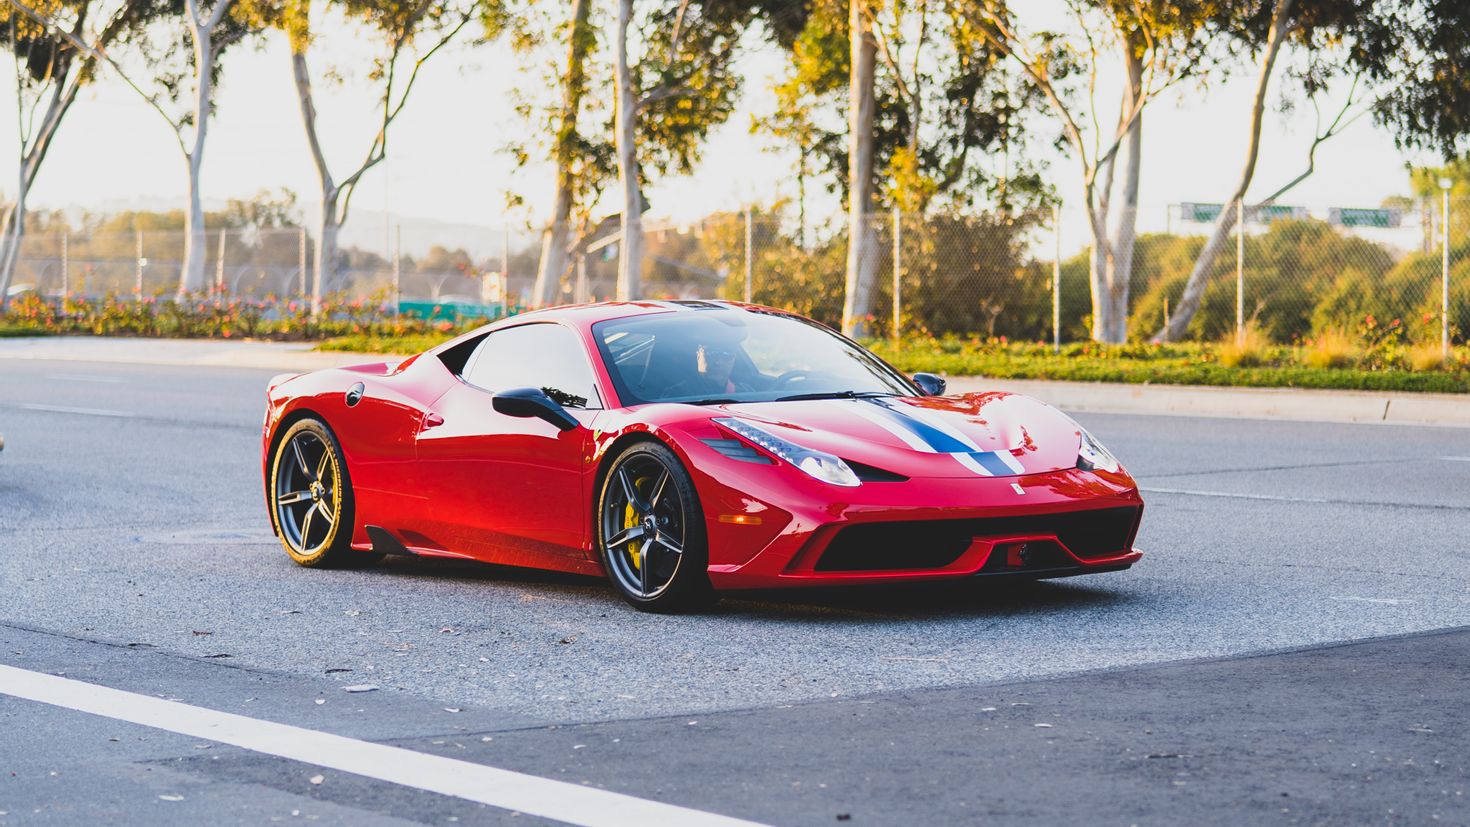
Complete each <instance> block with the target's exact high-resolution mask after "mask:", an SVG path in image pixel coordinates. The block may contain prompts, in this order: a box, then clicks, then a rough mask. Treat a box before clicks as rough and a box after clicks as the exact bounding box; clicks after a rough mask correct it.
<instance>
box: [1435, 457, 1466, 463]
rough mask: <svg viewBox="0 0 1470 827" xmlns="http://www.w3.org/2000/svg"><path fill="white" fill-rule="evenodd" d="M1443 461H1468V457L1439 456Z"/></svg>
mask: <svg viewBox="0 0 1470 827" xmlns="http://www.w3.org/2000/svg"><path fill="white" fill-rule="evenodd" d="M1440 459H1442V460H1444V461H1445V462H1470V457H1440Z"/></svg>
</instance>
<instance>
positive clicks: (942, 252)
mask: <svg viewBox="0 0 1470 827" xmlns="http://www.w3.org/2000/svg"><path fill="white" fill-rule="evenodd" d="M1226 210H1229V211H1232V212H1234V215H1235V216H1240V215H1242V213H1241V211H1240V210H1239V208H1238V207H1237V206H1236V205H1228V206H1222V205H1212V204H1178V205H1169V206H1168V207H1167V208H1154V209H1148V210H1141V211H1140V212H1139V214H1138V216H1137V218H1138V221H1137V225H1138V233H1137V237H1136V240H1135V243H1134V245H1133V249H1132V262H1131V278H1130V280H1129V291H1128V300H1127V304H1126V315H1127V322H1128V335H1129V338H1130V339H1132V340H1135V341H1138V340H1147V339H1148V338H1150V337H1152V336H1153V335H1155V334H1156V333H1158V332H1159V331H1160V330H1161V329H1163V327H1164V326H1165V325H1166V324H1167V323H1168V322H1170V321H1172V320H1175V319H1176V317H1177V316H1178V314H1179V313H1181V312H1185V311H1187V310H1188V309H1189V308H1187V307H1184V308H1182V307H1181V304H1182V303H1183V302H1184V299H1185V294H1186V289H1185V288H1186V284H1187V283H1188V282H1189V280H1190V277H1191V273H1192V272H1193V271H1194V270H1195V269H1196V267H1197V266H1199V262H1200V258H1201V255H1200V254H1201V250H1202V249H1203V248H1204V247H1205V246H1206V245H1207V241H1208V236H1209V235H1210V234H1211V233H1212V231H1214V229H1215V226H1214V222H1215V221H1216V220H1217V219H1218V218H1219V217H1220V215H1221V212H1222V211H1226ZM1116 217H1117V216H1116V215H1114V216H1113V218H1114V220H1116ZM1243 217H1244V219H1245V220H1244V222H1243V224H1241V223H1235V225H1234V226H1233V227H1232V228H1231V230H1230V232H1229V233H1228V234H1227V235H1226V236H1225V237H1224V239H1223V243H1221V244H1219V245H1217V247H1218V250H1217V254H1216V255H1215V256H1214V258H1213V263H1212V264H1211V265H1210V266H1209V267H1206V268H1203V270H1202V272H1204V273H1206V274H1207V278H1205V279H1204V280H1203V282H1202V284H1203V290H1202V292H1201V293H1200V295H1199V301H1198V307H1197V309H1196V310H1195V312H1194V313H1193V316H1192V319H1191V320H1190V322H1189V324H1188V325H1187V327H1186V338H1189V339H1195V340H1209V341H1218V340H1222V339H1226V338H1229V337H1231V336H1232V335H1239V333H1240V331H1241V330H1242V329H1243V328H1249V329H1251V330H1253V331H1256V332H1257V333H1258V334H1259V335H1261V336H1264V337H1265V338H1267V339H1269V340H1270V341H1274V342H1280V343H1291V342H1299V341H1304V340H1308V339H1310V338H1313V337H1319V336H1322V335H1325V334H1328V333H1333V334H1342V335H1347V336H1351V337H1356V338H1370V339H1371V338H1373V337H1375V336H1383V335H1389V334H1390V333H1393V332H1394V331H1397V332H1396V333H1394V335H1399V336H1401V337H1403V338H1404V340H1406V341H1414V342H1417V343H1427V342H1435V343H1437V342H1439V341H1440V340H1441V336H1442V335H1446V334H1447V336H1448V338H1449V339H1451V340H1452V341H1454V342H1457V343H1458V342H1463V341H1464V334H1465V332H1466V331H1470V199H1432V200H1423V201H1408V200H1404V202H1403V203H1402V204H1400V205H1399V206H1396V207H1389V208H1370V209H1344V208H1337V207H1324V208H1317V209H1311V208H1304V207H1293V206H1271V207H1265V208H1252V207H1249V206H1247V207H1246V208H1245V209H1244V211H1243ZM1089 226H1090V225H1089V219H1088V217H1087V216H1085V215H1084V214H1083V213H1082V212H1081V211H1080V210H1077V209H1071V208H1061V209H1046V210H1041V211H1036V212H1015V213H1004V214H992V215H984V216H978V217H951V216H942V215H940V216H932V215H931V216H919V215H903V214H897V213H881V214H875V215H874V216H873V217H872V218H871V220H870V221H869V222H868V224H867V225H866V226H865V227H864V230H865V236H866V238H867V241H868V247H867V249H868V255H867V257H866V258H865V259H864V262H865V266H864V267H862V268H860V269H861V271H862V274H863V276H864V277H865V282H866V284H867V285H868V289H867V291H866V292H865V294H864V295H865V298H866V301H865V303H864V302H859V306H858V308H857V311H858V312H857V314H856V315H857V316H858V317H859V320H860V322H861V323H862V326H863V329H864V332H865V333H866V334H867V335H872V336H892V335H895V334H898V335H905V336H907V335H934V336H951V335H953V336H961V337H966V338H983V339H990V338H995V339H1000V338H1005V339H1007V340H1025V341H1045V342H1051V341H1053V340H1057V341H1062V342H1071V341H1083V340H1087V339H1089V338H1090V337H1091V334H1092V327H1093V325H1092V315H1093V303H1092V289H1091V286H1090V281H1091V270H1092V248H1093V242H1092V234H1091V232H1090V231H1089ZM644 233H645V243H644V251H645V252H644V260H643V268H642V270H643V284H642V294H643V297H644V298H649V299H699V298H723V299H733V300H747V299H748V300H750V301H754V302H757V303H760V304H767V305H772V306H776V307H783V308H788V309H791V310H794V311H796V312H799V313H802V314H804V315H807V316H811V317H813V318H816V319H818V320H820V321H822V322H825V323H827V324H831V325H834V326H835V325H839V324H841V322H842V317H843V312H844V298H845V295H846V273H847V258H848V227H847V225H846V223H845V222H844V221H842V220H841V219H840V217H839V218H837V219H834V220H833V221H831V222H828V223H826V224H824V225H820V226H816V227H813V226H808V225H803V224H802V223H801V222H799V221H798V220H795V219H794V218H792V217H790V216H786V215H771V214H767V213H760V212H748V211H732V212H728V213H720V214H716V215H712V216H709V217H707V218H705V219H703V220H700V221H696V222H690V223H686V224H660V223H655V222H648V223H646V224H645V230H644ZM406 241H407V243H405V230H404V228H395V231H394V232H393V233H391V234H390V233H389V232H388V231H387V228H385V229H384V232H383V236H382V242H383V243H382V246H381V247H380V248H379V249H380V250H381V252H379V251H375V250H364V249H362V248H361V247H360V246H347V245H346V244H344V246H343V248H342V249H341V250H340V251H339V254H338V256H337V257H336V260H335V261H334V262H333V263H332V264H331V266H330V267H329V268H328V271H327V277H326V281H325V284H324V292H325V293H328V294H336V295H338V296H341V297H345V298H347V299H349V300H352V299H356V300H364V301H365V300H370V299H371V300H375V301H381V302H384V303H389V302H391V301H392V297H393V296H394V295H395V294H396V295H397V296H398V298H399V299H401V300H402V301H403V302H404V303H405V305H408V304H415V303H417V304H419V305H424V304H428V305H440V304H442V305H453V306H454V307H456V308H459V309H460V310H466V309H467V310H468V312H467V315H482V314H483V315H489V314H488V313H481V312H480V311H476V310H475V308H477V307H478V308H484V307H487V306H489V305H496V306H497V307H498V308H499V310H500V311H502V312H509V311H513V310H514V309H516V308H520V307H524V306H526V305H528V304H529V299H530V297H531V294H532V289H533V284H534V281H535V278H536V270H537V266H538V259H539V255H540V244H539V239H537V238H535V237H533V236H532V235H530V234H527V233H521V234H520V235H519V236H518V237H513V236H512V235H511V234H510V233H509V232H507V231H504V230H500V231H491V230H482V231H475V230H467V229H462V230H459V231H458V234H457V235H454V234H450V235H449V236H446V233H445V232H444V230H443V229H442V228H439V229H438V230H435V231H433V232H429V231H423V232H415V231H413V230H412V229H411V228H409V230H408V232H407V239H406ZM616 242H617V222H616V221H615V220H611V221H605V222H603V224H602V229H601V230H600V231H599V232H597V233H593V234H591V237H589V238H587V239H583V240H582V242H581V243H580V244H579V245H578V248H577V254H575V255H573V256H571V257H570V260H569V264H568V266H567V270H566V272H565V273H564V274H563V275H562V278H561V280H560V283H559V285H558V291H557V292H556V296H557V300H558V302H574V301H598V300H604V299H611V298H613V297H614V296H615V295H616V292H617V291H616V285H617V266H618V249H617V243H616ZM1109 243H1110V244H1111V243H1113V239H1112V238H1110V239H1109ZM183 252H184V235H183V233H181V232H177V231H135V232H131V233H91V234H82V233H72V234H64V233H29V234H27V235H26V236H25V237H24V239H23V243H22V246H21V250H20V254H19V257H18V259H17V264H16V271H15V275H14V278H13V281H12V285H13V286H12V293H24V292H35V293H38V294H40V295H42V296H45V297H59V296H61V295H63V294H70V295H78V296H94V297H95V296H102V295H106V294H113V295H117V296H129V295H133V296H138V297H144V296H158V295H170V294H172V293H174V292H175V291H176V290H177V288H178V284H179V271H180V268H181V266H182V260H183ZM1111 252H1112V254H1113V255H1112V256H1111V257H1109V256H1106V255H1105V256H1099V257H1098V258H1099V259H1100V260H1101V261H1102V262H1103V264H1104V265H1105V266H1112V267H1121V266H1122V261H1121V258H1120V256H1119V252H1120V250H1119V249H1114V250H1112V251H1111ZM314 256H315V247H314V240H313V239H312V237H311V234H310V233H308V232H307V231H305V230H301V229H296V228H286V229H277V230H237V229H227V230H216V231H211V232H209V233H207V234H206V244H205V251H204V269H205V281H206V287H207V288H209V289H212V290H214V291H217V292H219V293H223V294H227V295H230V296H237V297H242V298H250V299H253V300H256V301H261V302H293V301H299V300H301V299H303V298H305V297H306V296H309V294H310V288H311V284H310V272H311V268H312V262H313V258H314ZM1446 310H1447V311H1448V312H1447V313H1446V312H1445V311H1446Z"/></svg>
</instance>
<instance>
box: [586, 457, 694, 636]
mask: <svg viewBox="0 0 1470 827" xmlns="http://www.w3.org/2000/svg"><path fill="white" fill-rule="evenodd" d="M597 515H598V519H597V529H598V533H597V546H598V550H599V552H600V554H601V557H602V564H603V566H604V567H605V568H606V569H607V575H608V579H609V580H611V581H612V583H613V586H614V587H615V588H616V589H617V590H618V593H619V594H621V595H622V596H623V599H624V600H626V601H628V602H629V603H631V604H632V605H633V606H635V607H637V608H638V609H641V610H643V611H647V612H677V611H688V610H692V609H700V608H704V607H707V606H709V605H712V604H713V603H714V602H715V600H716V599H717V598H716V596H715V592H714V590H713V589H712V588H710V584H709V574H708V572H707V571H706V568H707V567H708V565H709V551H708V547H707V541H706V537H705V530H704V514H703V513H702V511H701V510H700V506H699V497H698V496H697V495H696V493H695V490H694V481H693V480H692V479H690V477H689V472H687V471H685V470H684V466H683V464H682V463H681V462H679V458H678V456H677V455H675V454H674V452H673V451H672V450H670V449H669V448H668V447H667V446H665V445H663V444H660V443H655V442H640V443H637V444H635V445H632V446H630V447H629V448H628V449H627V450H625V451H623V452H622V453H621V454H619V455H618V456H617V458H616V459H615V460H613V463H612V465H611V466H610V467H609V468H608V472H607V475H606V476H605V477H604V478H603V483H602V495H601V497H599V499H598V507H597Z"/></svg>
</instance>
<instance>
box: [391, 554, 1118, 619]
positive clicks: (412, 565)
mask: <svg viewBox="0 0 1470 827" xmlns="http://www.w3.org/2000/svg"><path fill="white" fill-rule="evenodd" d="M378 573H381V574H388V575H392V576H396V577H407V578H415V579H418V578H422V579H429V580H439V579H443V580H456V581H467V580H474V581H482V582H486V583H490V582H493V583H506V584H514V585H516V586H520V587H522V588H531V589H538V590H539V589H544V590H546V591H547V592H556V593H559V594H560V595H566V596H572V595H575V596H576V597H577V599H587V600H595V601H597V603H598V604H599V605H604V606H605V605H608V604H611V605H615V606H618V607H623V606H624V604H623V602H622V601H621V600H619V599H618V598H617V596H616V595H615V594H614V593H613V590H612V587H611V586H610V585H609V584H608V583H607V581H606V580H605V579H603V578H600V577H589V576H586V575H580V574H567V573H563V572H554V571H545V570H541V569H529V568H520V567H516V566H501V565H495V564H493V563H479V562H474V561H469V560H464V561H461V560H444V559H425V558H413V557H389V558H387V559H386V560H385V561H384V562H383V563H382V564H380V565H379V567H378ZM1099 576H1103V575H1099ZM1114 576H1115V577H1123V578H1126V577H1127V575H1126V574H1125V573H1118V574H1116V575H1114ZM1118 583H1119V581H1118V580H1116V579H1112V578H1109V580H1108V582H1106V583H1104V582H1102V581H1094V580H1093V579H1092V578H1064V579H1057V580H1018V579H1005V580H1002V579H996V578H989V579H987V578H972V579H968V580H950V581H940V582H929V583H899V584H885V585H873V586H841V587H832V588H824V589H808V588H800V589H769V590H761V591H741V592H728V593H726V594H725V595H724V599H722V600H721V601H720V602H719V603H717V604H716V605H715V606H713V607H712V608H710V609H707V610H705V611H703V612H699V613H696V614H695V615H693V616H695V617H709V618H743V619H748V620H762V619H763V620H770V621H788V622H816V621H831V620H834V619H844V620H849V621H864V620H867V621H875V622H881V621H892V620H912V619H944V618H959V617H1010V616H1021V615H1039V614H1046V613H1051V612H1076V611H1081V610H1097V609H1117V608H1120V607H1123V606H1126V605H1129V604H1132V603H1134V602H1136V601H1137V600H1138V599H1140V598H1139V596H1138V595H1137V594H1136V593H1134V592H1132V591H1130V590H1127V589H1119V588H1117V587H1116V586H1117V585H1118ZM628 611H633V610H632V609H631V608H628Z"/></svg>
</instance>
